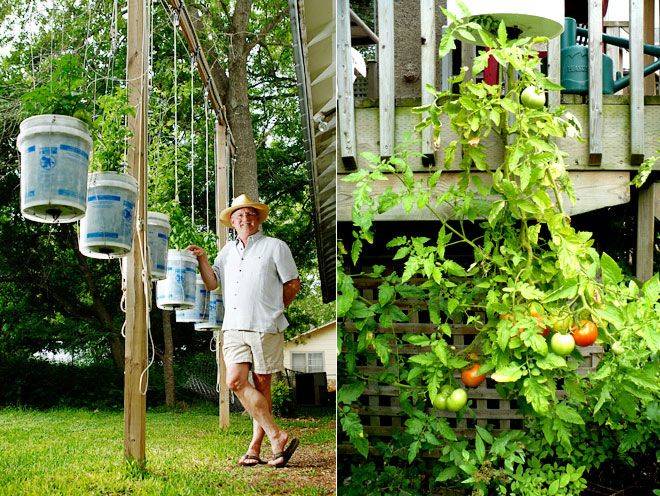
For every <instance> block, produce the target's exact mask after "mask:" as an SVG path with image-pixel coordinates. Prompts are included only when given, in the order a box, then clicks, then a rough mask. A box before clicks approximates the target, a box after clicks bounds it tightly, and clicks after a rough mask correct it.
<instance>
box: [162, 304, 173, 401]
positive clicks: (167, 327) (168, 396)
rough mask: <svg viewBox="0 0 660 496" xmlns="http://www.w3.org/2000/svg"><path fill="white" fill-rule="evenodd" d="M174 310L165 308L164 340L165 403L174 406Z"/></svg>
mask: <svg viewBox="0 0 660 496" xmlns="http://www.w3.org/2000/svg"><path fill="white" fill-rule="evenodd" d="M171 317H172V312H171V311H169V310H163V341H164V343H165V351H164V353H163V376H164V380H165V404H166V405H167V406H174V402H175V401H176V400H175V396H174V395H175V389H174V344H173V342H172V319H171Z"/></svg>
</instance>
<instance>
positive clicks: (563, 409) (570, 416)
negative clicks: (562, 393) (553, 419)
mask: <svg viewBox="0 0 660 496" xmlns="http://www.w3.org/2000/svg"><path fill="white" fill-rule="evenodd" d="M555 413H556V414H557V417H559V418H560V419H562V420H564V421H566V422H570V423H571V424H578V425H584V420H582V417H580V414H579V413H578V412H577V411H576V410H574V409H573V408H571V407H570V406H568V405H566V404H564V403H559V404H558V405H557V408H555Z"/></svg>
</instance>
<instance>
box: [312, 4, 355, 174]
mask: <svg viewBox="0 0 660 496" xmlns="http://www.w3.org/2000/svg"><path fill="white" fill-rule="evenodd" d="M337 71H338V73H337V110H338V112H339V150H340V156H341V159H342V162H343V163H344V165H345V166H346V167H347V168H349V169H354V168H355V167H356V158H355V157H356V155H357V152H356V143H355V103H354V98H353V59H352V55H351V8H350V6H349V0H337ZM312 132H313V131H312Z"/></svg>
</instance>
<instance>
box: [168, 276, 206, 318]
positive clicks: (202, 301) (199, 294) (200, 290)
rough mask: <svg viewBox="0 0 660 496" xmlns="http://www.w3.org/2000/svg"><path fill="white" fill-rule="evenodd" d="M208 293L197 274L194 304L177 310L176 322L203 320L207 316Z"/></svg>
mask: <svg viewBox="0 0 660 496" xmlns="http://www.w3.org/2000/svg"><path fill="white" fill-rule="evenodd" d="M209 293H210V291H207V290H206V286H205V285H204V281H203V280H202V277H201V276H200V275H197V280H196V281H195V306H194V307H193V308H191V309H190V310H177V311H176V321H177V322H204V321H205V320H208V318H209Z"/></svg>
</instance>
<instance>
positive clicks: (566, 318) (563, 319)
mask: <svg viewBox="0 0 660 496" xmlns="http://www.w3.org/2000/svg"><path fill="white" fill-rule="evenodd" d="M551 324H552V328H553V329H554V330H555V331H556V332H566V331H568V330H569V329H570V328H571V325H572V324H573V317H572V316H571V315H557V316H555V317H553V318H552V322H551Z"/></svg>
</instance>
